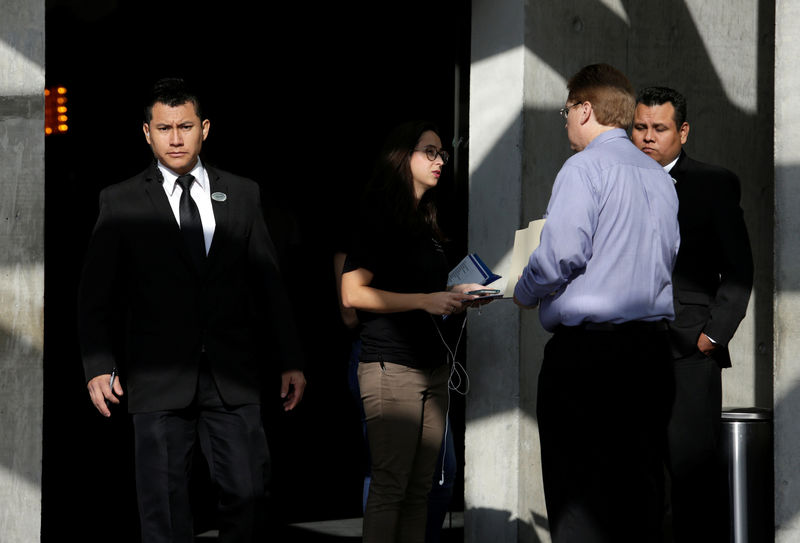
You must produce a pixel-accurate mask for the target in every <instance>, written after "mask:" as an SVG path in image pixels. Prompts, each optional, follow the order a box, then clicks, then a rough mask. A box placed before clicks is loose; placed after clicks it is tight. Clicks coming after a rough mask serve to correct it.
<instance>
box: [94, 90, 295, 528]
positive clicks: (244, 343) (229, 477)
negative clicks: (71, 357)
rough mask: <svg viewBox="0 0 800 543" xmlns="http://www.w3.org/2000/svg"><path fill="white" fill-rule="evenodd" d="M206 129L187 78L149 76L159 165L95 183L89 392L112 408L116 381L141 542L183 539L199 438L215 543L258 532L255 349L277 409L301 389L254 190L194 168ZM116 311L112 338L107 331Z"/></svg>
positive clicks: (260, 449) (260, 459) (261, 452)
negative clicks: (131, 452) (213, 493)
mask: <svg viewBox="0 0 800 543" xmlns="http://www.w3.org/2000/svg"><path fill="white" fill-rule="evenodd" d="M209 127H210V123H209V121H208V119H204V118H203V116H202V112H201V109H200V103H199V101H198V98H197V95H196V94H195V93H194V92H193V91H192V90H191V89H189V88H188V87H187V86H186V84H185V83H184V82H183V81H182V80H180V79H168V80H161V81H159V82H158V83H156V85H155V86H154V88H153V93H152V96H151V97H150V99H149V101H148V102H147V104H146V107H145V122H144V125H143V130H144V136H145V139H146V140H147V143H148V144H149V145H150V147H151V148H152V151H153V155H154V156H155V161H154V162H153V164H151V165H150V166H149V167H148V168H147V169H145V170H144V171H143V172H142V173H140V174H139V175H137V176H135V177H133V178H131V179H129V180H127V181H125V182H122V183H119V184H116V185H112V186H110V187H108V188H106V189H104V190H103V191H102V192H101V194H100V212H99V217H98V219H97V223H96V225H95V228H94V231H93V233H92V237H91V241H90V243H89V248H88V251H87V256H86V262H85V267H84V270H83V275H82V278H81V285H80V289H79V315H78V320H79V333H80V340H81V351H82V357H83V362H84V368H85V372H86V378H87V381H88V385H87V387H88V390H89V395H90V397H91V400H92V402H93V404H94V406H95V407H96V408H97V410H98V411H99V412H100V413H101V414H102V415H103V416H106V417H109V416H111V411H110V410H109V406H110V405H111V404H118V403H119V398H118V396H121V395H122V394H123V386H122V384H123V382H124V383H125V385H126V388H127V395H128V410H129V411H130V413H131V414H132V416H133V423H134V439H135V448H136V450H135V462H136V484H137V494H138V499H139V513H140V517H141V525H142V540H143V541H145V542H147V543H155V542H162V541H163V542H177V541H181V542H192V541H194V536H193V526H192V515H191V511H190V507H189V496H188V486H187V479H188V475H187V474H188V472H189V471H190V469H189V468H190V460H191V455H192V450H193V447H194V444H195V441H196V440H199V443H200V446H201V449H202V452H203V454H204V455H205V457H206V459H207V461H208V465H209V469H210V474H211V477H212V480H213V482H214V483H215V485H216V487H217V488H218V490H219V512H220V521H219V522H220V539H219V540H220V541H226V542H228V541H231V542H232V541H237V542H240V541H241V542H243V541H256V540H259V541H260V539H258V538H259V537H260V536H258V535H257V533H258V531H259V523H260V521H261V519H262V517H263V514H264V511H263V510H262V507H263V505H264V503H265V501H266V499H267V490H266V487H267V479H268V477H269V469H270V466H269V452H268V449H267V443H266V438H265V434H264V430H263V427H262V423H261V416H260V407H259V404H260V395H261V390H262V388H261V383H262V380H263V377H265V376H266V375H268V370H269V368H268V367H265V366H267V365H266V364H264V358H265V357H268V358H269V360H267V362H269V363H270V364H273V365H278V366H280V367H282V369H283V373H282V377H281V381H282V383H281V390H280V394H281V396H282V397H283V398H284V409H286V410H291V409H293V408H294V407H295V406H296V405H297V404H298V402H299V401H300V400H301V398H302V396H303V391H304V389H305V378H304V376H303V372H302V370H301V366H302V364H301V360H300V359H301V357H300V356H299V345H298V340H297V333H296V330H295V327H294V324H293V323H292V319H291V309H290V306H289V302H288V300H287V296H286V292H285V289H284V287H283V283H282V281H281V278H280V274H279V273H278V269H277V263H276V259H275V249H274V247H273V244H272V242H271V240H270V236H269V233H268V231H267V227H266V226H265V222H264V218H263V215H262V212H261V207H260V198H259V189H258V185H256V183H254V182H253V181H250V180H248V179H244V178H242V177H238V176H236V175H232V174H230V173H227V172H224V171H221V170H217V169H215V168H211V167H209V166H207V165H205V164H204V163H203V162H201V160H200V159H199V153H200V149H201V147H202V143H203V141H204V140H205V139H206V137H207V136H208V132H209ZM184 191H185V192H184ZM120 308H122V310H123V312H124V321H125V327H124V328H125V334H124V340H125V341H124V345H122V346H120V345H116V342H115V341H114V338H115V337H116V336H117V334H115V331H114V327H113V326H112V322H114V319H113V318H112V316H113V315H114V314H115V313H118V310H119V309H120ZM267 336H268V337H269V339H268V340H267ZM120 351H121V352H123V353H124V355H123V356H119V357H118V356H117V354H118V353H119V352H120ZM276 388H277V387H276ZM276 393H277V390H276Z"/></svg>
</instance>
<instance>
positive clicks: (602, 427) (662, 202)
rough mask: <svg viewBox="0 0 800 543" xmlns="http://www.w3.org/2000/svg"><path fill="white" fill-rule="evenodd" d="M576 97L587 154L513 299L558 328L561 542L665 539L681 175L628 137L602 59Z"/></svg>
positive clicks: (619, 83) (549, 365)
mask: <svg viewBox="0 0 800 543" xmlns="http://www.w3.org/2000/svg"><path fill="white" fill-rule="evenodd" d="M567 88H568V90H569V96H568V98H567V101H566V104H565V107H564V108H563V109H562V110H561V114H562V115H563V116H564V117H565V119H566V129H567V137H568V139H569V142H570V146H571V147H572V149H573V150H574V151H577V153H576V154H575V155H574V156H572V157H571V158H570V159H569V160H567V162H566V163H565V164H564V166H563V167H562V169H561V171H560V172H559V173H558V176H557V178H556V181H555V184H554V186H553V193H552V196H551V198H550V203H549V204H548V207H547V216H546V218H547V221H546V223H545V225H544V228H543V230H542V236H541V243H540V245H539V247H538V248H537V249H536V250H535V251H534V252H533V254H532V255H531V257H530V261H529V263H528V266H527V267H526V268H525V270H524V271H523V273H522V276H521V277H520V279H519V282H518V283H517V285H516V288H515V291H514V298H515V301H516V302H517V303H518V304H519V305H522V306H525V307H531V306H536V305H537V304H538V305H539V306H540V309H539V316H540V319H541V322H542V326H544V328H545V329H547V330H548V331H550V332H553V333H554V334H553V337H552V338H551V339H550V341H549V342H548V343H547V346H546V347H545V353H544V362H543V365H542V370H541V373H540V376H539V392H538V398H537V416H538V421H539V433H540V438H541V445H542V470H543V476H544V489H545V498H546V502H547V511H548V519H549V524H550V529H551V536H552V539H553V542H554V543H563V542H573V541H574V542H581V543H587V542H594V541H598V542H600V541H603V542H605V541H614V542H615V543H616V542H626V541H630V542H634V541H635V542H636V543H642V542H649V541H654V542H655V541H659V539H660V524H661V522H660V519H661V504H662V496H663V494H662V491H663V482H662V471H661V470H662V458H661V454H662V448H661V446H662V443H663V439H664V436H665V429H666V420H667V414H668V409H669V401H670V399H671V395H672V393H673V391H672V386H671V371H670V352H669V343H668V336H667V326H666V320H671V319H672V318H673V317H674V312H673V303H672V283H671V275H672V267H673V264H674V262H675V258H676V255H677V252H678V246H679V229H678V221H677V213H678V199H677V196H676V194H675V188H674V186H673V183H672V180H671V178H670V177H669V175H667V174H666V173H665V172H664V171H663V169H661V168H660V167H659V165H658V164H657V163H655V162H654V161H653V160H650V159H649V157H647V156H646V155H644V154H643V153H642V152H641V151H639V150H638V149H637V148H636V147H635V146H634V145H633V144H632V143H631V142H630V141H629V140H628V137H627V134H626V132H625V129H626V128H627V127H628V126H630V124H631V121H632V119H633V112H634V107H635V99H634V94H633V89H632V87H631V85H630V83H629V82H628V80H627V78H626V77H625V76H624V75H623V74H622V73H620V72H619V71H618V70H616V69H615V68H613V67H611V66H609V65H607V64H595V65H591V66H586V67H585V68H583V69H582V70H580V71H579V72H578V73H577V74H575V75H574V76H573V77H572V78H571V79H570V81H569V83H568V85H567Z"/></svg>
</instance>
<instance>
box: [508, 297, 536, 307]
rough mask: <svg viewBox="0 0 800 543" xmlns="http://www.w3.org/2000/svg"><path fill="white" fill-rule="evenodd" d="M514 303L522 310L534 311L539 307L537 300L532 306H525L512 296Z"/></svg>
mask: <svg viewBox="0 0 800 543" xmlns="http://www.w3.org/2000/svg"><path fill="white" fill-rule="evenodd" d="M514 303H515V304H517V305H518V306H520V307H521V308H522V309H536V307H538V306H539V300H536V303H534V304H533V305H525V304H523V303H522V302H520V301H519V300H517V297H516V296H514Z"/></svg>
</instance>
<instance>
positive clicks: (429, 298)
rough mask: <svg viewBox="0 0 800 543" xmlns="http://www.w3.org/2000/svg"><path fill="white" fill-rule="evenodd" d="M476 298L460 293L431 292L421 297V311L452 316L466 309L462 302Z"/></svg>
mask: <svg viewBox="0 0 800 543" xmlns="http://www.w3.org/2000/svg"><path fill="white" fill-rule="evenodd" d="M476 298H477V296H474V295H472V294H462V293H460V292H432V293H430V294H425V295H423V298H422V304H421V305H422V307H421V309H423V310H425V311H427V312H428V313H430V314H431V315H452V314H453V313H461V312H462V311H464V310H465V309H466V308H467V305H466V304H465V303H464V302H471V301H472V300H474V299H476Z"/></svg>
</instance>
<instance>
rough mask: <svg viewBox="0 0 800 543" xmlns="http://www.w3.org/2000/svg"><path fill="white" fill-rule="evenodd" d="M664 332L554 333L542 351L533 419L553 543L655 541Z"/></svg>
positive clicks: (664, 398) (667, 388) (666, 376)
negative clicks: (540, 451)
mask: <svg viewBox="0 0 800 543" xmlns="http://www.w3.org/2000/svg"><path fill="white" fill-rule="evenodd" d="M668 341H669V340H668V336H667V332H666V331H665V329H664V328H658V329H656V328H654V327H646V326H645V327H642V328H638V327H630V328H621V329H620V330H619V331H593V330H586V329H582V328H574V327H561V328H559V329H558V330H557V331H556V332H555V334H554V335H553V337H552V338H551V339H550V341H549V342H548V343H547V345H546V347H545V354H544V362H543V365H542V369H541V372H540V375H539V387H538V399H537V417H538V422H539V435H540V439H541V448H542V472H543V479H544V491H545V502H546V505H547V515H548V522H549V526H550V534H551V537H552V541H553V543H612V542H613V543H628V542H630V543H634V542H635V543H650V542H658V541H660V538H661V526H662V520H661V519H662V516H663V503H664V500H663V496H664V494H663V493H664V481H663V473H664V467H663V451H664V446H665V442H666V426H667V419H668V415H669V406H670V402H671V397H672V394H673V386H672V371H671V368H670V363H671V357H670V352H669V343H668Z"/></svg>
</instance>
